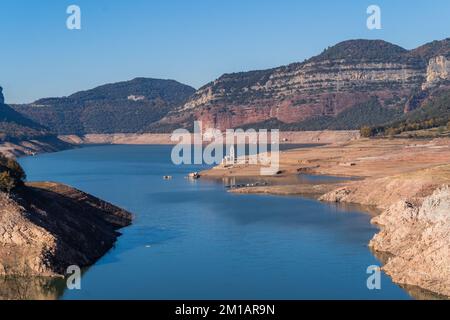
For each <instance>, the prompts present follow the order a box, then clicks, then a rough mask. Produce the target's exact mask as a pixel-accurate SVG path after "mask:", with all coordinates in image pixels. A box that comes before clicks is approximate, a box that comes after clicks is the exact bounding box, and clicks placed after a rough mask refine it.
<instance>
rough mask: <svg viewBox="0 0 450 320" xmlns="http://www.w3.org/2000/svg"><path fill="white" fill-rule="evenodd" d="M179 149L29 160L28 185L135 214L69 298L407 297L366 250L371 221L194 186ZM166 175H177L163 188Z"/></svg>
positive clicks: (323, 207)
mask: <svg viewBox="0 0 450 320" xmlns="http://www.w3.org/2000/svg"><path fill="white" fill-rule="evenodd" d="M170 152H171V147H170V146H95V147H87V148H82V149H76V150H69V151H65V152H59V153H54V154H43V155H39V156H36V157H29V158H23V159H21V160H20V162H21V164H22V165H23V166H24V168H25V170H26V171H27V173H28V178H29V180H40V181H42V180H53V181H59V182H63V183H66V184H69V185H72V186H74V187H77V188H79V189H82V190H84V191H86V192H89V193H91V194H93V195H95V196H98V197H100V198H102V199H105V200H107V201H110V202H112V203H114V204H116V205H118V206H121V207H123V208H125V209H127V210H129V211H130V212H133V213H134V214H135V216H136V218H135V220H134V223H133V225H132V226H130V227H128V228H125V229H123V230H122V232H123V236H122V237H120V238H119V240H118V242H117V244H116V246H115V248H114V249H112V250H111V251H110V252H109V253H108V254H106V255H105V256H104V257H103V258H102V259H101V260H99V261H98V262H97V263H96V264H95V265H94V266H92V267H91V268H89V269H88V270H87V271H86V272H85V273H84V275H83V278H82V290H80V291H67V290H66V291H65V292H64V293H63V294H62V296H61V298H63V299H315V298H320V299H393V298H395V299H408V298H409V296H408V295H407V293H406V292H405V291H404V290H403V289H401V288H400V287H398V286H397V285H395V284H393V283H392V282H391V281H390V279H389V278H388V277H387V276H385V275H383V276H382V279H381V285H382V289H381V290H375V291H370V290H368V289H367V287H366V280H367V277H368V275H367V274H366V269H367V267H368V266H370V265H373V264H380V263H379V261H377V260H376V258H375V257H374V256H373V255H372V254H371V252H370V251H369V249H368V247H367V243H368V242H369V240H370V238H371V237H372V236H373V235H374V233H375V232H376V229H375V228H374V227H373V226H371V225H370V223H369V219H370V217H369V216H368V215H366V214H361V213H359V212H352V211H351V210H348V209H347V210H344V209H340V208H337V207H336V206H334V205H327V204H323V203H319V202H317V201H314V200H307V199H302V198H299V197H276V196H262V195H234V194H230V193H227V192H226V190H225V188H224V185H223V184H222V183H218V182H214V181H204V180H198V181H189V180H187V179H185V178H184V177H185V176H186V174H187V173H189V172H192V171H198V170H201V169H202V166H174V165H173V164H172V163H171V161H170ZM163 175H172V176H173V179H172V180H169V181H165V180H163V179H162V176H163Z"/></svg>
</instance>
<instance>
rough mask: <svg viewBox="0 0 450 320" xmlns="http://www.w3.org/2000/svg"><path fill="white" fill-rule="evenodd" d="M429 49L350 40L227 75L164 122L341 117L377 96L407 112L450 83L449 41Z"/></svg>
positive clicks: (221, 124)
mask: <svg viewBox="0 0 450 320" xmlns="http://www.w3.org/2000/svg"><path fill="white" fill-rule="evenodd" d="M429 47H431V48H429ZM429 47H428V46H424V47H421V48H418V49H417V50H413V51H408V50H405V49H403V48H400V47H398V46H395V45H392V44H389V43H387V42H384V41H370V40H352V41H346V42H343V43H340V44H338V45H336V46H334V47H331V48H329V49H327V50H325V51H324V53H322V54H321V55H319V56H316V57H313V58H311V59H309V60H307V61H305V62H303V63H294V64H291V65H288V66H283V67H279V68H274V69H269V70H260V71H251V72H241V73H233V74H225V75H223V76H221V77H220V78H218V79H217V80H215V81H213V82H211V83H209V84H207V85H206V86H204V87H202V88H200V89H199V90H198V91H197V92H196V93H195V94H194V95H193V96H192V97H191V98H190V99H189V101H188V102H187V103H186V104H184V106H182V107H181V108H179V109H177V110H176V111H174V112H172V113H171V114H169V116H167V117H166V118H164V119H163V120H162V121H161V123H165V124H167V123H182V122H183V121H187V119H192V118H194V119H197V120H202V121H203V123H204V125H205V127H217V128H219V129H222V130H223V129H226V128H233V127H237V126H241V125H245V124H252V123H258V122H264V121H267V120H277V121H280V122H282V123H287V124H290V123H298V122H301V121H304V120H307V119H311V118H317V117H336V116H337V115H339V114H340V113H342V112H343V111H346V110H348V109H351V108H353V107H354V106H357V105H361V104H364V103H366V102H367V101H369V100H370V99H371V98H373V97H376V98H378V101H379V103H380V104H381V107H383V108H386V109H396V110H403V109H404V108H405V104H406V103H407V102H408V101H409V99H410V97H411V95H412V94H413V93H416V92H417V91H418V90H420V89H421V87H422V86H424V87H427V86H429V85H435V84H437V83H439V81H440V80H445V79H447V80H448V77H449V76H448V75H449V72H448V67H449V63H448V60H447V58H446V55H445V54H444V53H446V52H450V42H449V41H443V42H442V43H441V42H438V43H437V44H436V43H433V44H430V45H429ZM436 48H439V50H436ZM437 52H439V53H441V54H444V55H440V56H435V54H436V53H437ZM400 112H401V111H400Z"/></svg>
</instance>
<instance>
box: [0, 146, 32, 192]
mask: <svg viewBox="0 0 450 320" xmlns="http://www.w3.org/2000/svg"><path fill="white" fill-rule="evenodd" d="M25 179H26V174H25V171H24V170H23V169H22V167H21V166H20V164H19V163H18V162H17V161H16V160H14V159H10V158H7V157H5V156H4V155H1V154H0V191H2V192H7V193H10V192H11V191H13V190H14V189H15V188H17V187H20V186H22V185H23V184H24V181H25Z"/></svg>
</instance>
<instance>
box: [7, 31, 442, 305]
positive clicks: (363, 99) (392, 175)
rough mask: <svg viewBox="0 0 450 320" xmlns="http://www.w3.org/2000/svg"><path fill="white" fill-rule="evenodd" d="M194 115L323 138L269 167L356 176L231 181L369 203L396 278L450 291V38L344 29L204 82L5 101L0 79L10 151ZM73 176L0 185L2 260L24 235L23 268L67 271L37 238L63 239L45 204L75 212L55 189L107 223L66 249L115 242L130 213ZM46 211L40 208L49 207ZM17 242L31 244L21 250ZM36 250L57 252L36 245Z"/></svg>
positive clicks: (138, 133)
mask: <svg viewBox="0 0 450 320" xmlns="http://www.w3.org/2000/svg"><path fill="white" fill-rule="evenodd" d="M194 120H200V121H202V122H203V123H204V124H205V126H206V127H214V128H218V129H221V130H224V129H227V128H244V129H246V128H255V129H259V128H266V129H280V130H281V131H282V140H283V142H284V143H292V144H295V143H306V144H308V143H311V144H318V143H320V144H322V143H323V144H326V145H325V146H321V147H315V148H306V149H296V150H290V151H282V152H281V153H280V159H281V162H280V165H281V167H280V171H279V172H278V173H277V175H275V176H274V177H271V178H270V179H278V180H281V179H283V178H286V177H289V176H293V175H299V174H313V175H332V176H342V177H347V178H348V177H350V178H352V179H351V180H345V181H339V182H337V183H335V184H317V183H316V184H310V185H308V186H305V185H291V184H289V183H285V184H283V183H281V184H277V185H268V186H257V187H244V188H237V189H233V190H232V192H234V193H236V194H239V193H262V194H265V193H269V194H277V195H294V196H295V195H297V196H312V197H315V198H317V199H320V200H321V201H328V202H334V203H357V204H361V205H365V206H372V207H376V208H377V210H378V211H377V214H376V216H375V217H374V218H373V220H372V222H373V223H375V224H377V225H379V226H380V228H381V230H380V232H379V233H378V234H377V235H376V236H375V237H374V238H373V239H372V241H371V242H370V244H369V246H370V248H371V249H372V250H374V252H375V253H376V254H379V255H380V256H383V259H381V260H382V261H383V263H384V266H383V269H384V271H385V272H386V273H387V274H388V275H389V276H391V277H392V279H393V280H394V281H395V282H397V283H400V284H403V285H410V286H416V287H420V288H423V289H425V290H427V291H430V292H433V293H437V294H440V295H442V296H443V297H449V296H450V270H449V268H448V266H449V265H450V250H449V246H450V215H449V213H450V191H449V185H450V168H449V164H450V138H449V136H450V39H445V40H442V41H433V42H431V43H428V44H425V45H423V46H421V47H419V48H416V49H413V50H406V49H404V48H401V47H399V46H396V45H394V44H390V43H387V42H385V41H378V40H377V41H373V40H350V41H345V42H342V43H339V44H337V45H335V46H332V47H329V48H327V49H326V50H324V52H322V53H321V54H319V55H317V56H315V57H312V58H310V59H308V60H306V61H304V62H301V63H294V64H291V65H287V66H282V67H277V68H273V69H269V70H260V71H251V72H240V73H232V74H225V75H223V76H221V77H220V78H218V79H216V80H214V81H212V82H211V83H208V84H206V85H205V86H203V87H202V88H200V89H198V90H195V89H194V88H192V87H189V86H187V85H184V84H181V83H179V82H176V81H173V80H159V79H147V78H136V79H133V80H131V81H125V82H120V83H114V84H108V85H104V86H100V87H97V88H94V89H91V90H87V91H82V92H77V93H75V94H73V95H71V96H68V97H60V98H45V99H40V100H38V101H35V102H33V103H31V104H21V105H7V104H5V99H4V97H3V95H2V94H1V91H0V133H1V135H0V151H1V152H2V153H5V154H6V155H8V156H10V157H17V156H25V155H34V154H36V153H40V152H54V151H59V150H65V149H70V148H76V147H79V146H83V145H85V144H168V143H169V142H170V141H169V140H170V139H169V137H170V136H169V133H170V132H172V130H174V129H176V128H186V129H192V125H193V121H194ZM5 161H6V160H5ZM5 170H6V169H5ZM258 172H259V167H258V166H251V165H235V166H232V167H227V168H223V167H221V166H219V167H216V168H213V169H211V170H208V171H206V172H202V173H201V177H202V179H203V178H205V179H206V178H214V179H217V178H220V179H224V178H225V179H226V178H230V177H239V176H241V177H258ZM67 188H69V187H65V186H61V185H51V184H45V183H44V184H42V183H41V184H39V183H38V184H28V185H26V188H25V189H22V190H21V191H18V193H17V195H16V196H14V197H13V198H11V197H10V195H9V194H8V192H5V191H2V192H1V193H0V196H1V197H0V200H1V201H2V206H1V210H2V215H1V218H2V219H6V220H5V222H4V224H2V226H3V225H4V226H7V227H8V228H9V229H7V230H6V229H5V230H6V232H3V233H2V234H3V235H5V234H6V236H4V237H3V238H0V240H1V244H2V246H3V247H2V248H6V249H5V250H4V252H3V253H2V251H0V254H3V255H2V256H1V257H2V259H1V260H0V261H7V259H6V258H7V257H9V253H10V251H11V248H22V249H20V250H24V251H23V252H24V254H23V256H22V258H23V259H22V260H21V261H22V262H23V261H25V262H23V263H22V262H21V263H19V264H18V265H20V266H22V265H24V264H26V265H29V263H28V262H27V261H28V260H27V259H32V260H33V261H35V260H36V259H35V258H36V256H37V257H39V259H41V258H42V259H41V260H42V264H38V265H36V268H34V269H33V272H32V273H31V274H33V275H35V274H37V273H41V274H42V275H55V274H60V273H61V270H59V269H58V266H59V263H58V261H60V260H58V259H63V260H62V261H65V260H64V259H65V256H64V255H60V252H62V251H61V248H66V247H64V246H61V245H60V244H59V242H58V241H53V242H50V243H52V244H54V246H53V247H52V246H51V247H49V248H47V249H45V250H43V249H42V248H43V246H44V244H45V243H47V244H48V243H49V242H47V241H46V240H45V239H50V240H51V239H53V240H55V239H65V235H64V234H60V233H59V232H63V231H62V230H59V229H54V228H53V227H52V225H51V221H47V220H48V217H52V216H55V217H56V219H62V220H61V221H63V222H64V221H65V219H66V218H68V217H69V218H70V215H71V214H72V213H71V211H70V208H68V209H67V210H66V211H67V212H66V213H67V216H64V217H61V216H56V214H54V212H53V211H52V210H53V209H54V208H53V207H52V205H51V203H52V201H53V200H55V199H56V200H57V204H59V205H61V206H62V207H65V205H64V203H67V202H66V201H68V202H70V203H71V204H72V205H73V206H75V207H76V206H78V205H81V206H83V210H84V211H85V212H91V211H92V212H94V213H95V216H96V223H97V225H96V227H97V228H99V229H100V230H103V231H104V234H103V235H104V236H105V239H107V243H106V244H105V247H104V248H103V250H102V252H97V251H96V252H93V253H92V254H89V255H86V254H87V253H86V251H85V250H88V252H89V250H90V249H89V248H78V249H80V250H79V251H76V250H74V251H70V250H67V251H65V250H64V251H65V252H69V253H71V252H72V253H73V255H72V256H70V259H72V258H73V257H75V258H77V259H81V260H82V262H85V264H86V265H88V264H90V263H93V262H94V261H95V260H96V259H98V257H100V256H101V255H102V254H103V253H104V251H105V250H107V249H108V248H109V247H111V245H112V244H113V243H114V241H115V239H116V237H117V235H118V234H117V233H116V229H117V228H119V227H120V226H124V225H127V224H129V223H130V222H131V214H129V213H127V212H126V211H124V210H122V209H119V208H116V207H112V206H111V205H109V204H106V203H103V202H101V203H100V202H99V201H101V200H99V199H92V198H90V196H88V195H86V194H84V193H81V191H78V190H74V189H71V188H69V189H67ZM23 190H25V191H23ZM21 192H22V193H21ZM52 199H53V200H52ZM56 200H55V201H56ZM23 201H25V202H23ZM34 201H36V203H34ZM99 203H100V204H99ZM27 205H29V206H30V207H29V208H31V209H30V210H25V209H27V208H28V207H27ZM92 205H93V206H94V208H92ZM85 206H88V207H85ZM105 206H106V209H105ZM23 208H25V209H23ZM105 210H106V211H105ZM42 212H47V213H48V214H47V215H44V217H46V218H45V219H43V218H42V217H40V216H39V215H40V214H42ZM380 212H381V214H379V213H380ZM117 214H118V215H119V216H120V217H121V221H120V223H117V221H115V220H114V219H115V218H116V216H117ZM10 218H11V219H14V220H11V219H10ZM112 218H114V219H112ZM8 219H10V220H8ZM46 219H47V220H46ZM111 219H112V220H114V221H112V220H111ZM8 221H9V222H8ZM17 221H18V222H20V223H22V225H23V226H24V228H22V229H21V228H19V230H17V228H15V227H14V226H13V225H12V223H16V222H17ZM69 222H70V225H69V227H73V228H75V229H76V228H79V227H80V226H79V225H78V224H74V225H72V222H73V221H71V220H70V221H69ZM69 222H68V223H69ZM80 223H81V222H80ZM86 223H87V224H88V222H86ZM2 228H4V227H2ZM85 236H86V237H88V236H92V237H94V238H95V235H92V234H86V235H85ZM44 240H45V241H44ZM93 241H100V242H101V241H105V240H104V239H98V238H95V239H94V240H93ZM65 245H67V247H69V249H70V248H72V247H71V246H72V244H71V243H65ZM25 248H31V249H33V248H34V249H36V250H35V252H33V253H32V254H30V255H29V254H28V253H27V252H26V250H25ZM31 249H30V250H31ZM34 249H33V250H34ZM72 249H73V248H72ZM27 250H28V249H27ZM38 251H39V252H40V253H37V252H38ZM43 251H45V252H48V253H50V256H51V257H52V259H53V260H52V259H50V260H45V259H44V258H45V257H44V256H42V255H39V254H42V252H43ZM75 260H76V259H75ZM55 261H56V262H57V263H55ZM55 268H56V269H55ZM3 269H5V270H6V269H8V268H5V266H3ZM1 270H2V269H0V271H1ZM55 270H56V271H55ZM3 273H6V271H4V272H3ZM10 273H11V274H14V273H17V271H16V272H14V270H13V271H11V272H10Z"/></svg>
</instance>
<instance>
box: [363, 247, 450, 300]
mask: <svg viewBox="0 0 450 320" xmlns="http://www.w3.org/2000/svg"><path fill="white" fill-rule="evenodd" d="M370 251H371V252H372V254H373V255H374V256H375V258H377V259H378V260H379V261H380V262H381V264H382V265H385V264H386V263H387V262H388V261H389V259H390V258H392V257H393V256H392V254H390V253H388V252H380V251H375V250H373V249H372V248H370ZM399 286H400V287H401V288H402V289H404V290H405V291H406V292H407V293H408V294H409V295H410V296H411V297H413V298H414V299H416V300H449V299H450V297H446V296H442V295H440V294H437V293H434V292H431V291H428V290H425V289H423V288H420V287H417V286H411V285H407V284H399Z"/></svg>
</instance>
